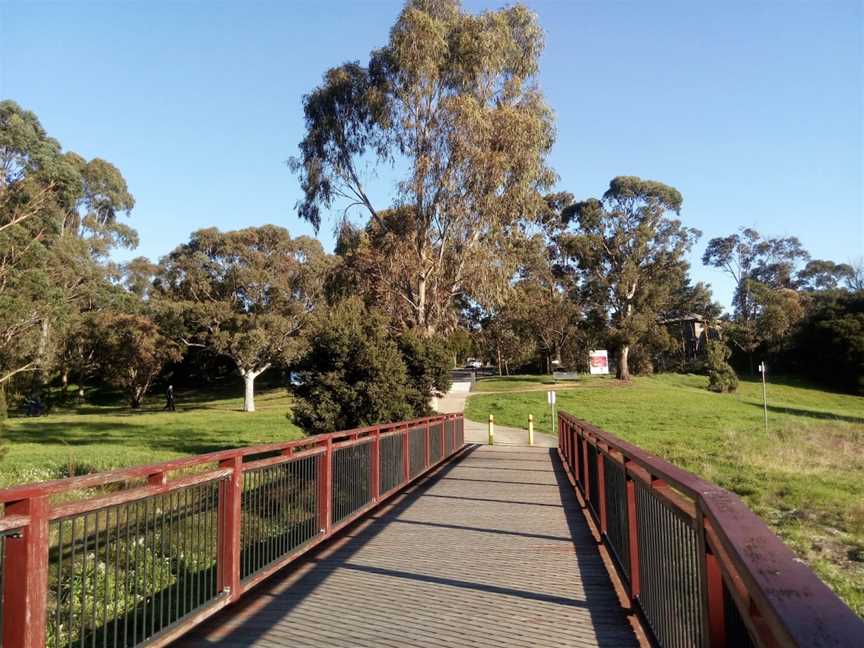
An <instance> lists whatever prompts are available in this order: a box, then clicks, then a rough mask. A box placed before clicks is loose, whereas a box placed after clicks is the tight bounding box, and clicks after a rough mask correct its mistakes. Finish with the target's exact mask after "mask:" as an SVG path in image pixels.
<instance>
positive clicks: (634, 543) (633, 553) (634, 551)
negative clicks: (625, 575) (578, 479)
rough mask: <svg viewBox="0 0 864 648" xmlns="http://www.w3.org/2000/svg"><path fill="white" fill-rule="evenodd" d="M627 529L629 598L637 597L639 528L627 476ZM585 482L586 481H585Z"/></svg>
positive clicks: (633, 490) (631, 485) (634, 486)
mask: <svg viewBox="0 0 864 648" xmlns="http://www.w3.org/2000/svg"><path fill="white" fill-rule="evenodd" d="M626 479H627V482H626V488H627V529H628V531H629V533H630V538H629V540H630V543H629V544H630V598H631V599H635V598H636V597H638V596H639V592H640V583H639V527H638V526H637V520H636V484H635V483H634V481H633V480H632V479H631V478H630V477H629V476H627V478H626ZM586 481H587V480H586Z"/></svg>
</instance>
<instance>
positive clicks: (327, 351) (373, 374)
mask: <svg viewBox="0 0 864 648" xmlns="http://www.w3.org/2000/svg"><path fill="white" fill-rule="evenodd" d="M298 370H299V371H298V378H299V381H298V382H299V384H298V385H297V386H296V387H294V395H295V398H296V403H295V405H294V408H293V410H294V411H293V418H294V421H295V422H296V423H297V424H298V425H299V426H300V427H302V428H303V429H304V430H306V431H307V432H309V433H321V432H332V431H335V430H344V429H349V428H354V427H359V426H364V425H372V424H374V423H384V422H388V421H399V420H403V419H406V418H410V417H411V415H412V414H413V410H412V408H411V404H410V403H409V393H410V388H409V385H408V376H407V373H406V369H405V363H404V362H403V361H402V356H401V355H400V353H399V348H398V347H397V345H396V342H395V341H394V340H393V339H392V338H391V337H390V334H389V331H388V328H387V320H386V318H385V317H383V316H382V315H381V314H380V313H378V312H376V311H374V310H367V309H366V308H365V307H364V305H363V302H362V301H361V300H359V299H356V298H352V299H348V300H345V301H342V302H340V303H338V304H336V305H335V306H333V307H331V308H330V309H328V310H327V311H326V312H323V313H321V314H319V315H318V317H317V318H316V321H315V322H314V323H313V325H312V327H311V329H310V331H309V346H308V349H307V351H306V353H305V355H304V356H303V358H302V359H301V361H300V363H299V366H298Z"/></svg>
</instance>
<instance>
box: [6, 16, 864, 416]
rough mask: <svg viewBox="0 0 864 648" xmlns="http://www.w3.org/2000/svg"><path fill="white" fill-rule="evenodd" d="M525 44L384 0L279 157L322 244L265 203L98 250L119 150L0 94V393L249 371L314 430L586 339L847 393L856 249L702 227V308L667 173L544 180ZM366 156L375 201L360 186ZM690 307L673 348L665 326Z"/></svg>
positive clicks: (114, 207)
mask: <svg viewBox="0 0 864 648" xmlns="http://www.w3.org/2000/svg"><path fill="white" fill-rule="evenodd" d="M542 49H543V35H542V30H541V29H540V27H539V25H538V21H537V17H536V16H535V15H534V14H533V13H532V12H530V11H529V10H527V9H526V8H525V7H523V6H521V5H518V4H517V5H513V6H510V7H507V8H504V9H500V10H494V11H486V12H484V13H481V14H472V13H469V12H467V11H465V10H463V9H462V8H461V6H460V5H459V3H458V2H456V1H455V0H428V1H422V2H421V1H419V0H409V1H408V2H407V3H406V4H405V6H404V8H403V10H402V11H401V13H400V14H399V16H398V18H397V20H396V22H395V24H394V26H393V28H392V29H391V31H390V34H389V38H388V40H387V41H386V42H385V43H383V44H382V46H381V47H380V48H378V49H376V50H374V51H373V52H372V53H371V54H370V55H369V57H368V59H367V60H365V61H363V62H362V63H361V62H360V61H351V62H347V63H342V64H337V65H336V66H335V67H333V68H331V69H329V70H326V71H324V74H323V78H322V82H321V84H320V85H318V86H317V87H314V88H310V91H309V93H308V94H307V95H305V96H304V97H303V98H302V107H303V111H304V116H305V125H306V129H305V135H304V137H303V139H302V141H301V142H300V143H299V151H298V153H297V155H296V156H295V157H293V158H291V160H290V167H291V168H292V169H293V171H294V172H295V173H296V175H297V176H298V178H299V182H300V185H301V188H302V191H303V196H302V199H301V200H300V202H299V204H298V205H297V213H298V215H299V217H300V218H302V219H305V220H307V221H309V222H310V223H311V224H312V225H314V227H315V228H318V227H320V226H321V225H322V223H323V222H324V219H325V218H329V219H331V221H333V225H334V226H335V227H336V228H337V231H338V238H337V244H336V248H335V250H334V253H332V254H330V253H328V252H327V251H325V250H324V249H323V248H322V246H321V244H320V243H319V242H318V241H317V240H315V239H313V238H309V237H302V236H301V237H292V236H291V235H290V233H289V232H288V231H287V230H286V229H285V228H283V227H281V226H280V225H276V224H273V225H263V226H260V227H248V228H245V229H240V230H237V231H228V232H222V231H219V230H217V229H215V228H206V229H201V230H199V231H196V232H193V233H192V234H191V235H190V238H189V240H188V241H186V242H179V244H178V246H177V247H176V248H175V249H174V250H173V251H171V252H170V253H168V254H167V255H166V256H165V257H163V258H162V259H157V260H150V259H146V258H140V257H139V258H136V259H134V260H132V261H130V262H128V263H125V264H118V263H116V262H114V261H113V260H112V253H113V252H114V251H115V250H117V249H118V248H134V246H135V245H136V242H137V236H136V233H135V231H134V230H133V229H132V228H131V227H130V226H129V225H128V224H127V221H126V218H127V217H128V216H129V215H130V214H131V213H132V210H133V208H134V205H135V200H134V198H133V196H132V194H131V193H130V190H129V189H128V188H127V185H126V181H125V179H124V178H123V175H122V173H121V171H120V170H119V169H117V168H116V167H115V166H113V165H112V164H111V163H110V162H107V161H105V160H102V159H99V158H95V159H92V160H86V159H84V158H83V157H81V156H80V155H77V154H76V153H74V152H71V151H64V150H63V148H62V146H61V144H60V143H59V142H58V141H57V140H56V139H54V138H53V137H51V136H50V135H49V134H48V133H46V132H45V130H44V128H43V127H42V125H41V124H40V122H39V119H38V117H37V116H36V115H34V114H33V113H32V112H29V111H27V110H26V109H25V108H23V107H21V106H19V105H17V104H16V103H14V102H13V101H3V102H2V103H0V412H2V414H3V415H4V416H5V410H6V407H7V405H8V406H10V407H12V408H18V409H19V410H22V409H26V408H27V407H28V399H29V401H30V402H32V401H33V400H37V401H40V402H41V403H44V404H46V405H48V406H51V405H52V404H60V405H62V404H63V403H64V401H68V400H72V399H74V400H76V401H78V402H80V401H82V400H86V399H87V398H88V390H93V389H96V388H99V387H103V386H111V387H113V388H115V389H117V390H120V391H122V392H123V393H124V394H125V396H126V399H127V401H128V403H129V405H130V406H131V407H132V408H138V407H139V406H140V405H141V403H142V401H143V400H144V398H145V396H146V394H147V392H148V390H151V389H153V388H154V387H156V386H158V389H160V390H161V389H164V388H165V387H166V386H167V385H168V384H169V383H171V384H173V383H175V382H176V383H180V384H185V385H194V384H201V383H202V382H203V383H206V382H208V381H209V380H211V379H213V378H214V377H226V376H233V378H232V379H233V380H235V382H236V384H237V385H238V387H239V386H240V385H241V384H242V386H243V393H244V401H243V410H245V411H247V412H252V411H254V410H255V384H256V380H258V379H259V378H260V376H262V375H263V374H265V373H267V374H269V376H270V378H269V381H270V382H271V383H272V381H273V380H274V379H275V380H276V381H277V382H279V383H281V384H282V385H283V386H284V387H285V388H287V389H288V390H290V392H291V393H292V394H293V397H294V402H293V407H292V409H293V417H294V420H295V422H296V423H297V424H299V425H300V426H301V427H302V428H303V429H305V430H306V431H310V432H311V431H316V432H317V431H324V430H328V429H333V428H334V427H350V426H356V425H362V424H366V423H373V422H380V421H384V420H391V419H396V418H405V417H410V416H419V415H423V414H427V413H428V412H429V411H430V399H431V397H432V396H434V395H435V394H436V393H437V392H441V391H444V390H446V389H447V387H448V384H449V375H448V370H449V369H450V368H451V367H452V366H453V365H454V364H457V363H459V362H460V361H462V360H464V359H465V358H466V357H468V356H474V357H479V358H481V359H483V360H484V361H486V362H488V363H490V364H493V365H495V366H497V368H498V370H499V372H500V373H502V374H508V373H511V372H526V371H529V372H547V373H548V372H552V371H553V370H554V369H556V368H563V369H569V370H576V371H579V370H582V371H584V369H585V367H586V364H587V354H588V351H589V349H593V348H608V349H609V350H610V351H611V357H612V358H613V368H614V370H615V372H616V375H617V377H618V378H619V379H620V380H623V381H626V380H629V379H630V377H631V375H640V374H650V373H654V372H660V371H691V372H698V373H704V374H706V376H707V378H706V379H705V386H706V387H708V386H709V385H710V388H711V389H713V390H716V391H720V392H728V391H731V390H734V389H735V385H736V381H737V378H736V372H738V373H741V372H744V373H752V372H753V371H754V367H755V365H756V364H757V363H758V362H763V361H765V362H767V363H768V364H769V366H770V367H771V368H772V371H775V372H781V371H782V372H787V373H794V372H798V373H802V374H805V375H807V376H809V377H810V378H811V379H817V380H823V381H826V382H830V383H831V384H832V386H834V387H836V388H839V389H842V390H845V391H851V392H855V393H864V382H862V380H864V268H862V262H861V261H858V262H850V263H842V262H835V261H829V260H820V259H811V258H810V256H809V254H808V253H807V251H806V250H805V249H804V247H803V245H802V244H801V242H800V241H799V240H798V239H797V238H795V237H794V236H786V237H769V236H764V235H763V234H761V233H759V232H757V231H755V230H752V229H742V230H740V231H737V232H733V233H731V234H729V235H727V236H723V237H718V238H713V239H711V240H709V241H708V242H707V245H706V246H705V248H704V250H703V256H702V262H703V263H704V264H706V265H708V266H711V267H716V268H720V269H722V270H724V271H725V272H727V273H728V274H729V276H730V277H731V278H732V280H733V281H734V282H735V286H736V289H735V298H734V303H733V305H732V306H733V309H732V311H731V312H729V313H725V314H724V313H723V309H722V307H720V306H719V305H718V304H716V303H715V302H714V300H713V298H712V295H711V291H710V287H709V286H707V285H704V284H702V283H694V282H693V281H692V280H691V278H690V266H689V263H688V260H687V259H688V255H689V254H690V253H691V252H692V251H694V250H696V249H698V247H697V246H698V244H699V239H700V237H701V233H700V232H699V231H697V230H695V229H694V228H692V227H689V226H688V225H687V224H686V220H685V218H684V216H683V215H682V214H683V207H684V197H683V195H682V193H681V191H680V190H679V189H678V188H675V187H672V186H670V185H667V184H665V183H663V182H662V181H659V180H654V179H644V178H640V177H635V176H619V177H615V178H612V179H611V181H610V182H609V185H608V187H607V188H606V189H605V191H603V192H602V194H601V193H598V194H597V195H599V197H590V196H589V197H579V198H577V197H575V196H573V195H572V194H570V193H568V192H566V191H557V192H554V191H553V189H554V188H555V185H556V183H557V178H556V176H555V174H554V172H553V170H552V169H551V168H550V167H549V165H548V160H547V157H548V154H549V151H550V150H551V147H552V144H553V141H554V133H555V128H554V126H555V124H554V116H553V113H552V111H551V109H550V108H549V106H548V105H547V104H546V102H545V99H544V96H543V93H542V91H541V89H540V87H539V83H538V71H539V61H540V56H541V53H542ZM385 169H386V170H388V172H391V171H392V172H395V173H396V175H397V180H396V183H395V187H394V189H395V190H394V192H393V193H392V196H391V197H390V198H389V199H388V200H386V201H383V202H382V200H381V199H380V198H379V197H376V196H372V195H370V193H369V191H368V190H367V185H368V177H369V176H370V175H374V174H376V173H378V172H379V171H382V170H385ZM598 189H601V188H598ZM286 218H287V215H286ZM692 317H697V318H699V319H700V321H704V322H705V323H706V332H705V333H704V340H702V341H701V342H702V343H701V344H700V345H699V352H698V353H694V352H692V349H689V347H688V345H687V344H686V343H685V341H684V340H682V338H681V333H680V327H676V326H674V325H670V323H672V322H680V321H682V319H687V318H692Z"/></svg>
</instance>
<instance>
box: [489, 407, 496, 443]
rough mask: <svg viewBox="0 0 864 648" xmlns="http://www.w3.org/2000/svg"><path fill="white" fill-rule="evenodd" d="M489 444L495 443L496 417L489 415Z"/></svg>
mask: <svg viewBox="0 0 864 648" xmlns="http://www.w3.org/2000/svg"><path fill="white" fill-rule="evenodd" d="M489 445H490V446H491V445H495V417H494V416H493V415H492V414H490V415H489Z"/></svg>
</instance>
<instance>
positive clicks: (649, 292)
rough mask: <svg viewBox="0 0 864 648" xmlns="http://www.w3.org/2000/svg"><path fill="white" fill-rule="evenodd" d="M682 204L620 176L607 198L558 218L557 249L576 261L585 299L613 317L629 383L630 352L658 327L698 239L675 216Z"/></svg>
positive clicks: (659, 186) (654, 186)
mask: <svg viewBox="0 0 864 648" xmlns="http://www.w3.org/2000/svg"><path fill="white" fill-rule="evenodd" d="M682 202H683V199H682V197H681V194H680V192H679V191H678V190H677V189H675V188H674V187H670V186H668V185H665V184H663V183H661V182H656V181H653V180H643V179H641V178H637V177H634V176H620V177H617V178H614V179H613V180H612V181H611V182H610V183H609V189H608V190H607V191H606V193H604V194H603V198H602V199H597V198H590V199H588V200H584V201H581V202H577V203H575V204H571V205H568V206H566V207H564V209H563V210H562V212H561V216H562V221H563V224H564V225H565V227H566V229H564V230H563V231H562V232H561V233H560V234H558V235H557V241H558V245H559V246H560V247H561V251H562V254H563V255H564V256H565V257H569V258H571V259H573V260H574V261H575V264H576V266H575V270H576V272H577V273H578V275H579V280H580V285H581V289H582V290H583V291H584V294H585V295H586V299H587V301H589V302H590V303H592V304H593V305H594V307H595V308H596V309H598V310H600V311H603V312H606V313H608V315H609V320H610V327H611V337H612V341H613V342H614V344H615V346H616V347H617V352H618V369H617V377H618V378H620V379H623V380H626V379H629V377H630V370H629V364H628V359H629V354H630V348H631V346H632V345H633V344H635V343H637V342H638V341H639V340H640V339H641V338H643V337H644V336H646V335H647V334H648V333H650V332H651V331H652V330H653V329H655V328H656V327H657V326H658V314H659V313H661V312H663V311H664V310H665V309H667V308H668V307H669V306H670V305H671V304H672V303H674V300H675V298H676V294H677V293H678V292H679V291H680V288H681V286H682V285H683V284H684V282H685V280H686V273H687V268H688V266H687V263H686V262H685V261H684V255H685V254H686V253H687V252H688V251H689V250H690V248H691V247H692V246H693V244H694V243H695V241H696V240H697V239H698V238H699V236H700V235H701V233H700V232H699V231H698V230H695V229H692V228H689V227H685V226H683V225H682V223H681V221H680V220H678V219H677V218H673V217H672V216H673V215H677V214H678V213H680V210H681V205H682Z"/></svg>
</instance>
